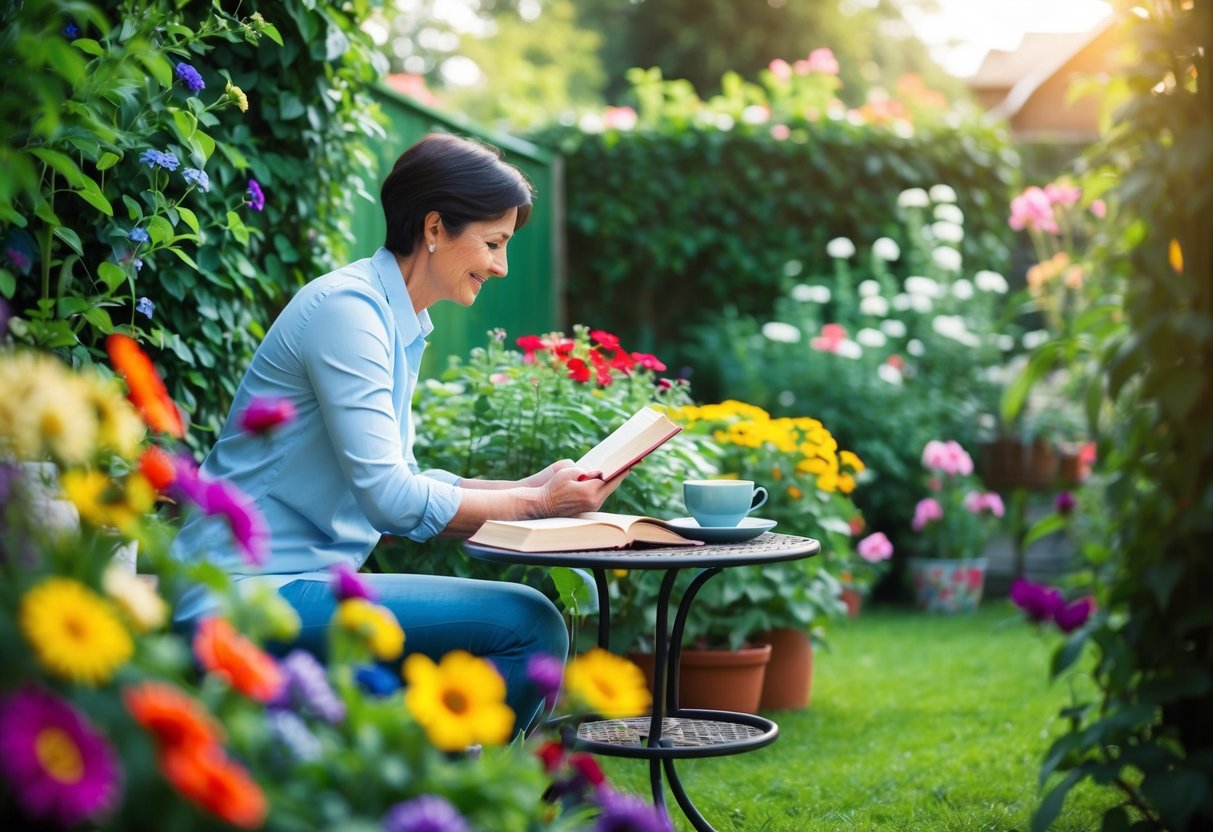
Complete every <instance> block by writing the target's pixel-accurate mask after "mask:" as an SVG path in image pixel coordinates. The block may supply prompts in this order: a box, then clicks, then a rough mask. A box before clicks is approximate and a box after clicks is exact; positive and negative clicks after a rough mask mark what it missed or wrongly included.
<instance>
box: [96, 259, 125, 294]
mask: <svg viewBox="0 0 1213 832" xmlns="http://www.w3.org/2000/svg"><path fill="white" fill-rule="evenodd" d="M97 276H98V277H100V278H101V280H102V282H103V283H105V286H106V288H107V289H109V290H110V291H111V292H112V291H114V290H115V289H117V288H118V287H119V286H121V285H122V284H123V283H125V282H126V272H124V271H122V269H120V268H119V267H118V266H117V264H115V263H111V262H110V261H108V260H106V261H105V262H103V263H102V264H101V265H100V266H98V267H97Z"/></svg>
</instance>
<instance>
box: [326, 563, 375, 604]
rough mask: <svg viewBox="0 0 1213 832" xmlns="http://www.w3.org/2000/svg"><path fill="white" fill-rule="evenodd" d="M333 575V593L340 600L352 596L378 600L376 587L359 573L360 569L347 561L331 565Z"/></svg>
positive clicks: (330, 572)
mask: <svg viewBox="0 0 1213 832" xmlns="http://www.w3.org/2000/svg"><path fill="white" fill-rule="evenodd" d="M329 574H330V575H331V576H332V579H331V581H330V585H331V586H332V588H333V595H334V596H336V598H337V600H338V601H348V600H349V599H351V598H362V599H363V600H366V601H371V602H374V601H377V600H378V599H379V594H378V593H377V592H375V588H374V587H373V586H371V585H370V584H368V583H367V582H366V581H364V580H363V579H362V578H361V577H359V575H358V570H357V569H355V568H354V567H352V566H350V565H349V564H348V563H346V562H345V561H338V562H337V563H334V564H333V565H332V566H330V567H329Z"/></svg>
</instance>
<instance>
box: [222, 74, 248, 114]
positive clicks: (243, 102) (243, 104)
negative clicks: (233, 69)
mask: <svg viewBox="0 0 1213 832" xmlns="http://www.w3.org/2000/svg"><path fill="white" fill-rule="evenodd" d="M223 91H224V92H225V93H227V96H228V98H230V99H232V101H233V102H235V104H236V109H238V110H240V112H242V113H247V112H248V96H247V95H245V94H244V90H242V89H240V87H238V86H236V85H235V84H233V83H232V82H231V81H228V82H227V86H226V87H225V88H224V90H223Z"/></svg>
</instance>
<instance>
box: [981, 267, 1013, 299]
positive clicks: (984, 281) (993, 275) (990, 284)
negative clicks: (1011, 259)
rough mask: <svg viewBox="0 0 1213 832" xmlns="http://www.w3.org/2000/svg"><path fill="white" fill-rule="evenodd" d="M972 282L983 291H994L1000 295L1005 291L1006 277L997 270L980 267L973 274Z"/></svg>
mask: <svg viewBox="0 0 1213 832" xmlns="http://www.w3.org/2000/svg"><path fill="white" fill-rule="evenodd" d="M973 282H974V283H976V284H977V288H978V289H980V290H981V291H983V292H996V293H998V294H1000V295H1005V294H1006V293H1007V288H1008V287H1007V279H1006V278H1005V277H1003V276H1002V275H1000V274H999V273H998V272H992V271H990V270H989V269H982V270H981V271H979V272H978V273H977V274H975V275H973Z"/></svg>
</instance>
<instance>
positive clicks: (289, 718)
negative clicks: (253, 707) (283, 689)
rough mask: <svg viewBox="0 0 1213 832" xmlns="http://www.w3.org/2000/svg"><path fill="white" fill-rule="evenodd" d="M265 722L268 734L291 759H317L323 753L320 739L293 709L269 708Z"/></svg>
mask: <svg viewBox="0 0 1213 832" xmlns="http://www.w3.org/2000/svg"><path fill="white" fill-rule="evenodd" d="M265 722H266V726H267V727H268V728H269V730H270V736H272V737H273V738H274V739H276V740H277V741H278V743H279V744H280V745H281V746H282V747H283V748H285V749H286V752H287V753H288V754H289V755H290V756H291V757H292V758H293V759H295V760H305V761H306V760H319V759H320V757H321V755H322V754H323V753H324V749H323V748H322V747H321V745H320V740H318V739H317V738H316V735H315V734H313V733H312V730H311V729H310V728H308V727H307V723H306V722H304V721H303V720H302V719H300V718H299V714H297V713H295V712H294V711H284V710H280V709H278V708H271V709H270V710H269V711H268V712H267V713H266V715H265Z"/></svg>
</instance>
